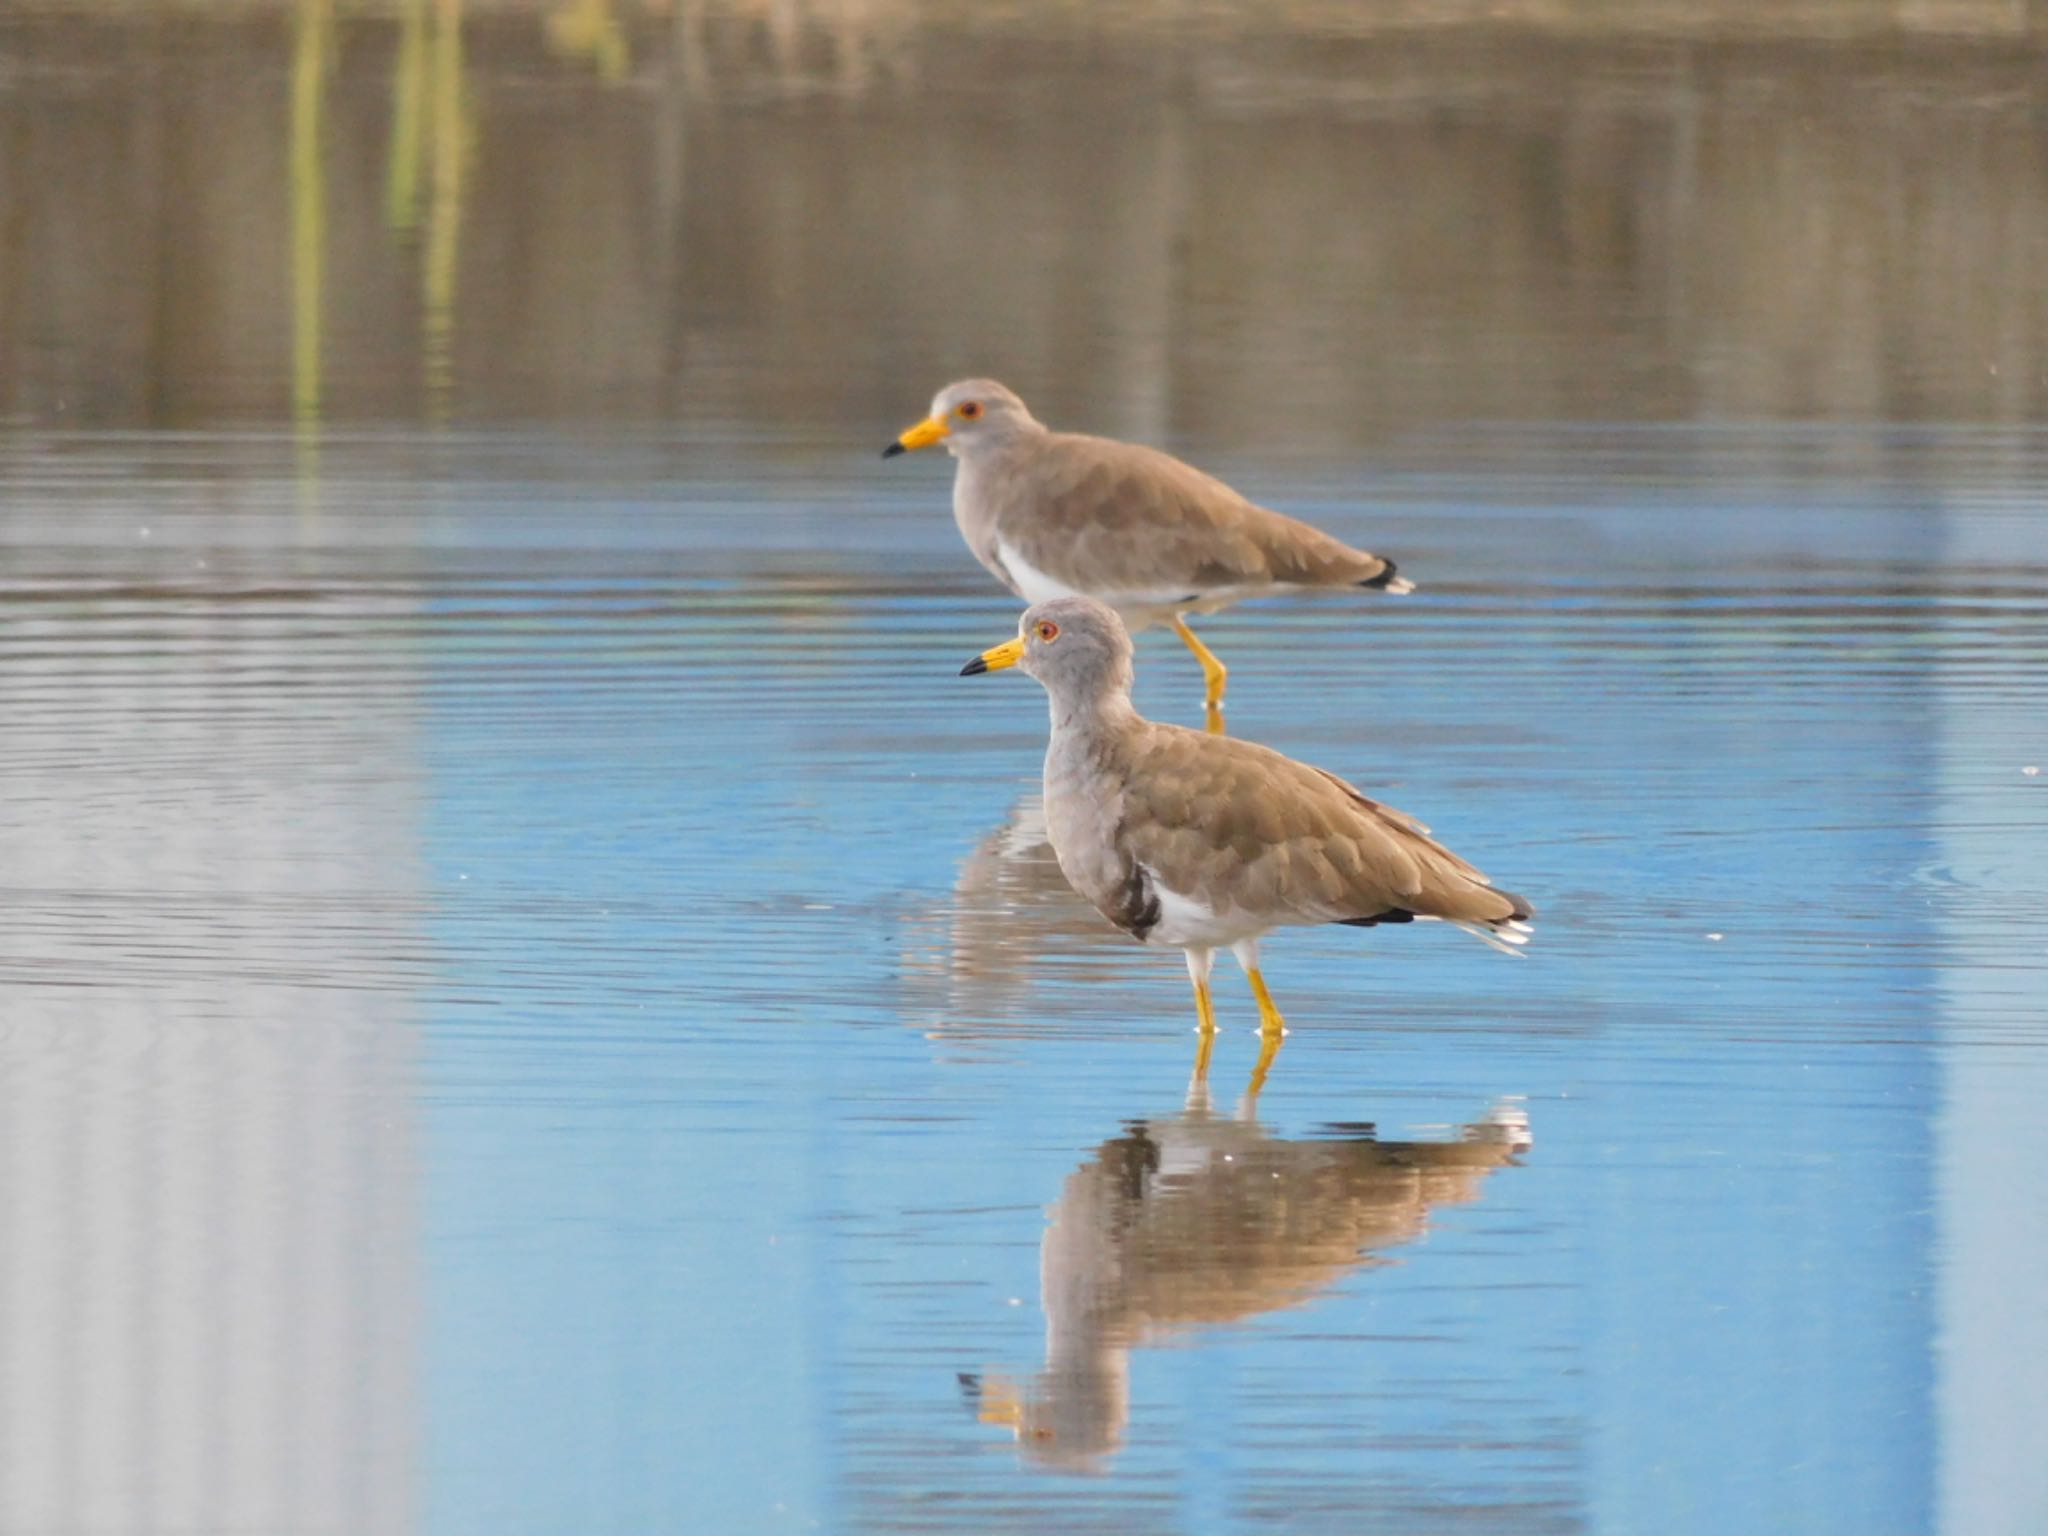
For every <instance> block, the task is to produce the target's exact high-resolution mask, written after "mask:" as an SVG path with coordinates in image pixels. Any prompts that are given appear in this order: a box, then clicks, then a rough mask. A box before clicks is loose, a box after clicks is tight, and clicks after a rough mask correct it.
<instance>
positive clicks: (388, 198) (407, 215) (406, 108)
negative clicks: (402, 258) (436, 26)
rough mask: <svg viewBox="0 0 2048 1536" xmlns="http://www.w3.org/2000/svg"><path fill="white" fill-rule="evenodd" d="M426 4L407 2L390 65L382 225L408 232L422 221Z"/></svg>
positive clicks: (400, 19) (406, 0)
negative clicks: (387, 156)
mask: <svg viewBox="0 0 2048 1536" xmlns="http://www.w3.org/2000/svg"><path fill="white" fill-rule="evenodd" d="M426 102H427V3H426V0H405V6H404V9H403V10H401V11H400V12H399V17H398V53H397V55H396V57H395V58H394V60H393V62H392V66H391V151H390V158H389V161H388V162H387V165H386V168H385V173H384V222H385V224H386V225H387V226H389V227H390V228H391V229H393V230H397V231H400V232H406V231H410V230H412V229H415V228H417V227H418V225H419V218H420V208H419V200H420V158H421V156H422V154H423V153H424V152H425V149H426V110H427V108H426Z"/></svg>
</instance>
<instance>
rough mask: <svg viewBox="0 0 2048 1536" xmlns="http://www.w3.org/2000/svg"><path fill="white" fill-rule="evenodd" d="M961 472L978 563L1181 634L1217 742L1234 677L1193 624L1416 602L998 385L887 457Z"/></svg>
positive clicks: (1163, 461) (1331, 542)
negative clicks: (1319, 592) (1256, 604)
mask: <svg viewBox="0 0 2048 1536" xmlns="http://www.w3.org/2000/svg"><path fill="white" fill-rule="evenodd" d="M934 443H943V444H945V447H946V451H947V452H948V453H950V454H952V455H953V457H954V458H955V459H957V460H958V461H959V468H958V470H957V472H956V474H955V475H954V479H953V517H954V520H955V521H956V522H957V523H959V525H960V534H961V537H962V538H964V539H966V541H967V547H968V548H969V549H970V550H972V551H973V552H974V558H975V559H977V560H979V561H980V562H981V563H982V564H983V565H985V566H986V567H988V569H989V571H990V573H991V574H993V575H994V576H995V578H996V580H998V581H1000V582H1001V583H1002V584H1003V585H1004V586H1006V587H1008V588H1009V589H1010V590H1011V591H1012V592H1014V593H1016V594H1017V596H1019V597H1021V598H1023V599H1024V601H1025V602H1027V603H1042V602H1045V601H1047V600H1049V599H1051V598H1056V597H1069V596H1075V595H1080V596H1086V597H1093V598H1096V599H1098V600H1100V601H1101V602H1104V603H1107V604H1108V605H1109V606H1110V607H1112V608H1114V609H1116V610H1117V612H1118V614H1119V615H1120V616H1121V617H1122V618H1123V620H1124V623H1125V625H1126V626H1127V627H1128V628H1130V629H1131V630H1134V631H1135V630H1141V629H1145V628H1147V627H1149V626H1151V625H1153V624H1160V623H1166V624H1171V625H1172V626H1173V631H1174V633H1175V634H1177V635H1179V636H1180V638H1181V641H1182V643H1183V644H1185V645H1186V646H1187V648H1188V649H1189V650H1191V651H1193V652H1194V653H1195V659H1196V660H1197V661H1199V662H1200V663H1201V664H1202V676H1203V679H1204V680H1205V682H1206V684H1207V692H1206V694H1205V702H1206V705H1207V716H1208V726H1209V729H1210V731H1211V732H1213V733H1215V734H1218V735H1220V734H1222V731H1223V690H1224V686H1225V682H1226V679H1227V677H1228V675H1229V674H1228V673H1227V671H1226V670H1225V668H1224V666H1223V663H1222V662H1220V661H1218V660H1217V659H1216V657H1215V654H1214V653H1213V652H1211V651H1210V649H1209V648H1208V647H1207V646H1206V645H1204V644H1202V642H1201V641H1200V640H1198V639H1196V638H1195V632H1194V631H1193V630H1192V629H1190V628H1189V627H1188V623H1187V615H1189V614H1191V613H1194V614H1201V613H1215V612H1218V611H1219V610H1221V609H1224V608H1228V607H1229V606H1230V605H1231V604H1233V603H1236V602H1240V601H1242V600H1244V599H1245V598H1250V597H1269V596H1273V595H1275V594H1277V593H1283V592H1296V591H1302V590H1305V589H1309V588H1318V587H1323V588H1339V587H1363V588H1366V589H1368V590H1371V591H1377V592H1397V593H1398V592H1412V591H1414V590H1415V584H1414V583H1413V582H1411V581H1409V580H1407V579H1406V578H1405V577H1402V576H1399V575H1396V574H1395V571H1394V562H1393V561H1391V560H1388V559H1386V558H1384V557H1383V556H1380V555H1373V554H1368V553H1366V552H1365V551H1364V550H1362V549H1353V548H1351V546H1350V545H1348V544H1345V543H1343V542H1341V541H1340V540H1337V539H1334V538H1332V537H1330V535H1328V534H1327V533H1324V532H1323V531H1322V530H1321V529H1319V528H1312V527H1310V526H1309V525H1308V524H1307V523H1304V522H1300V521H1298V520H1297V519H1295V518H1291V517H1287V516H1285V515H1283V514H1281V513H1279V512H1274V511H1271V510H1269V509H1268V508H1266V507H1261V506H1259V505H1257V504H1256V503H1254V502H1250V501H1247V500H1245V498H1244V497H1242V496H1240V495H1239V494H1238V493H1237V492H1236V491H1233V490H1232V489H1231V488H1230V487H1229V486H1227V485H1225V484H1224V483H1223V482H1222V481H1221V480H1218V479H1216V478H1215V477H1214V476H1212V475H1206V474H1204V473H1203V472H1202V471H1201V470H1199V469H1196V468H1194V467H1193V466H1191V465H1188V464H1183V463H1182V462H1181V461H1180V460H1179V459H1176V458H1174V457H1173V456H1172V455H1170V454H1165V453H1161V452H1159V451H1158V450H1157V449H1155V448H1146V447H1141V446H1140V445H1138V444H1136V443H1120V442H1115V441H1113V440H1111V439H1109V438H1104V437H1088V436H1085V435H1083V434H1081V433H1078V432H1053V431H1049V430H1047V428H1046V427H1045V426H1044V425H1042V424H1041V423H1040V422H1039V421H1038V420H1037V418H1035V417H1034V416H1033V415H1032V414H1031V412H1030V411H1028V410H1026V409H1025V407H1024V402H1023V401H1022V400H1019V399H1018V398H1017V397H1016V396H1015V395H1014V394H1012V393H1011V392H1010V391H1009V390H1007V389H1005V388H1004V387H1003V386H1002V385H1000V384H998V383H997V382H996V381H995V380H993V379H966V380H963V381H961V382H960V383H957V384H948V385H947V386H946V387H945V388H944V389H942V390H940V391H939V392H938V394H937V396H935V397H934V398H933V400H932V412H931V415H930V416H928V417H926V418H925V419H924V420H923V421H921V422H919V423H918V424H917V425H916V426H914V427H911V428H909V429H908V430H907V431H905V432H904V433H903V434H902V435H901V436H900V437H898V438H897V439H896V440H895V441H894V442H892V443H891V444H890V445H889V446H888V447H887V448H885V449H883V450H882V456H883V457H884V458H893V457H894V456H895V455H897V454H899V453H907V452H909V451H911V450H913V449H917V448H927V447H930V446H931V445H932V444H934Z"/></svg>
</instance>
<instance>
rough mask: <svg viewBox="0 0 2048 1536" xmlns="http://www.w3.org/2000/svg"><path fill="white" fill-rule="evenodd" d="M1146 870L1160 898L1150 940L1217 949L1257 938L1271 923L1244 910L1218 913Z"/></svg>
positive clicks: (1150, 941)
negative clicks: (1165, 884) (1167, 884)
mask: <svg viewBox="0 0 2048 1536" xmlns="http://www.w3.org/2000/svg"><path fill="white" fill-rule="evenodd" d="M1145 873H1146V875H1147V876H1148V877H1150V879H1151V881H1152V894H1153V895H1154V896H1155V897H1157V898H1158V901H1159V922H1158V923H1157V925H1156V926H1154V928H1153V929H1152V931H1151V932H1150V933H1149V934H1147V935H1146V940H1147V942H1149V943H1153V944H1178V945H1181V946H1183V947H1186V946H1189V945H1192V946H1194V947H1196V948H1198V949H1216V948H1219V947H1221V946H1223V945H1226V944H1235V943H1236V942H1237V941H1238V940H1239V939H1249V938H1256V937H1257V936H1258V935H1259V934H1262V933H1264V932H1265V931H1266V930H1267V928H1268V927H1269V926H1271V925H1270V924H1267V923H1261V922H1258V921H1256V920H1247V919H1246V917H1245V916H1244V915H1243V914H1242V913H1233V912H1218V911H1217V910H1216V909H1215V908H1214V907H1212V906H1211V905H1210V904H1209V903H1208V902H1206V901H1203V900H1202V899H1201V898H1200V897H1198V896H1185V895H1183V894H1181V893H1180V892H1179V891H1175V890H1169V889H1168V888H1167V887H1166V886H1164V885H1162V884H1161V883H1160V881H1159V877H1158V876H1157V875H1156V874H1153V872H1152V871H1151V869H1149V868H1147V869H1146V871H1145Z"/></svg>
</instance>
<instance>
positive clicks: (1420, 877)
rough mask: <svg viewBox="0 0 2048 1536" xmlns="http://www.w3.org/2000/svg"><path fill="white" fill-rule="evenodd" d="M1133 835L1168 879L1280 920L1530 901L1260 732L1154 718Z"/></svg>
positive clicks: (1131, 840) (1460, 913)
mask: <svg viewBox="0 0 2048 1536" xmlns="http://www.w3.org/2000/svg"><path fill="white" fill-rule="evenodd" d="M1128 750H1129V751H1130V753H1131V761H1130V763H1129V764H1128V765H1127V772H1126V774H1125V786H1126V788H1125V795H1126V797H1127V801H1126V812H1127V816H1128V821H1127V830H1126V832H1125V838H1126V843H1127V848H1128V851H1129V854H1130V856H1131V857H1132V858H1133V859H1135V860H1136V861H1137V862H1138V863H1140V864H1142V865H1144V866H1145V867H1147V868H1149V869H1151V870H1152V871H1153V872H1154V873H1155V874H1156V876H1157V878H1158V880H1159V883H1160V884H1162V885H1164V886H1165V887H1167V889H1169V890H1172V891H1175V892H1178V893H1180V894H1182V895H1187V896H1196V897H1200V898H1201V899H1203V900H1204V901H1207V902H1209V903H1210V904H1212V905H1214V906H1216V907H1218V908H1219V909H1221V908H1225V907H1232V906H1234V907H1238V908H1242V909H1244V910H1247V911H1252V912H1258V913H1262V914H1270V915H1271V916H1272V917H1273V918H1274V920H1275V921H1279V922H1286V921H1290V920H1291V921H1294V922H1333V921H1343V920H1345V919H1351V918H1362V917H1373V916H1377V915H1379V914H1380V913H1384V912H1390V911H1397V912H1410V913H1413V914H1415V915H1416V916H1418V917H1443V918H1451V919H1454V920H1459V921H1466V922H1498V921H1502V920H1504V919H1506V918H1510V917H1514V916H1516V915H1517V914H1518V913H1520V912H1522V911H1523V910H1525V909H1524V908H1523V907H1522V906H1521V904H1520V903H1518V902H1517V901H1516V900H1515V899H1514V898H1512V897H1510V896H1508V895H1507V894H1505V893H1504V892H1500V891H1496V890H1494V889H1492V887H1491V886H1490V885H1489V884H1488V882H1487V879H1486V877H1485V876H1484V875H1483V874H1481V873H1480V872H1479V871H1478V870H1477V869H1475V868H1473V866H1472V865H1470V864H1468V863H1467V862H1466V861H1465V860H1463V859H1461V858H1459V857H1458V856H1457V855H1456V854H1454V853H1452V852H1451V851H1450V850H1449V849H1448V848H1446V847H1444V846H1443V844H1441V843H1439V842H1437V841H1435V840H1434V839H1433V838H1431V837H1429V836H1428V835H1427V833H1426V832H1425V831H1424V830H1423V828H1422V825H1421V823H1420V822H1417V821H1416V820H1415V819H1414V818H1413V817H1410V816H1406V815H1404V814H1403V813H1402V812H1400V811H1396V810H1394V809H1392V808H1391V807H1389V806H1383V805H1381V804H1379V803H1378V802H1377V801H1374V800H1371V799H1368V798H1367V797H1366V796H1364V795H1362V794H1360V793H1359V792H1358V791H1357V790H1356V789H1354V788H1352V786H1351V785H1349V784H1347V783H1345V782H1344V781H1343V780H1342V779H1340V778H1338V777H1336V776H1335V775H1334V774H1329V773H1325V772H1324V771H1323V770H1321V769H1320V768H1312V767H1310V766H1309V765H1308V764H1306V763H1298V762H1295V761H1294V760H1293V759H1292V758H1288V757H1284V756H1282V755H1281V754H1280V753H1278V752H1274V751H1272V750H1270V749H1269V748H1266V747H1261V746H1259V745H1257V744H1256V743H1254V742H1248V741H1239V740H1236V739H1234V738H1229V737H1217V736H1207V735H1203V734H1202V733H1200V732H1198V731H1190V730H1186V729H1184V728H1182V727H1180V726H1172V725H1160V724H1156V723H1152V722H1147V723H1146V724H1145V725H1144V726H1143V727H1142V728H1141V729H1140V730H1138V731H1136V732H1134V733H1133V734H1132V736H1131V738H1130V739H1129V743H1128Z"/></svg>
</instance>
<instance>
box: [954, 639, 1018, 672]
mask: <svg viewBox="0 0 2048 1536" xmlns="http://www.w3.org/2000/svg"><path fill="white" fill-rule="evenodd" d="M1023 659H1024V641H1023V638H1022V637H1021V636H1019V637H1018V638H1017V639H1015V640H1005V641H1004V642H1003V643H1002V644H1001V645H995V646H990V647H989V648H988V649H987V650H985V651H983V652H982V653H981V654H980V655H979V656H977V657H975V658H974V660H972V661H970V662H969V663H967V665H966V666H964V667H962V668H961V669H960V675H961V676H962V677H973V676H975V675H976V674H977V673H982V672H1000V671H1002V670H1003V668H1005V667H1014V666H1015V665H1017V663H1018V662H1020V661H1022V660H1023Z"/></svg>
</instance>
